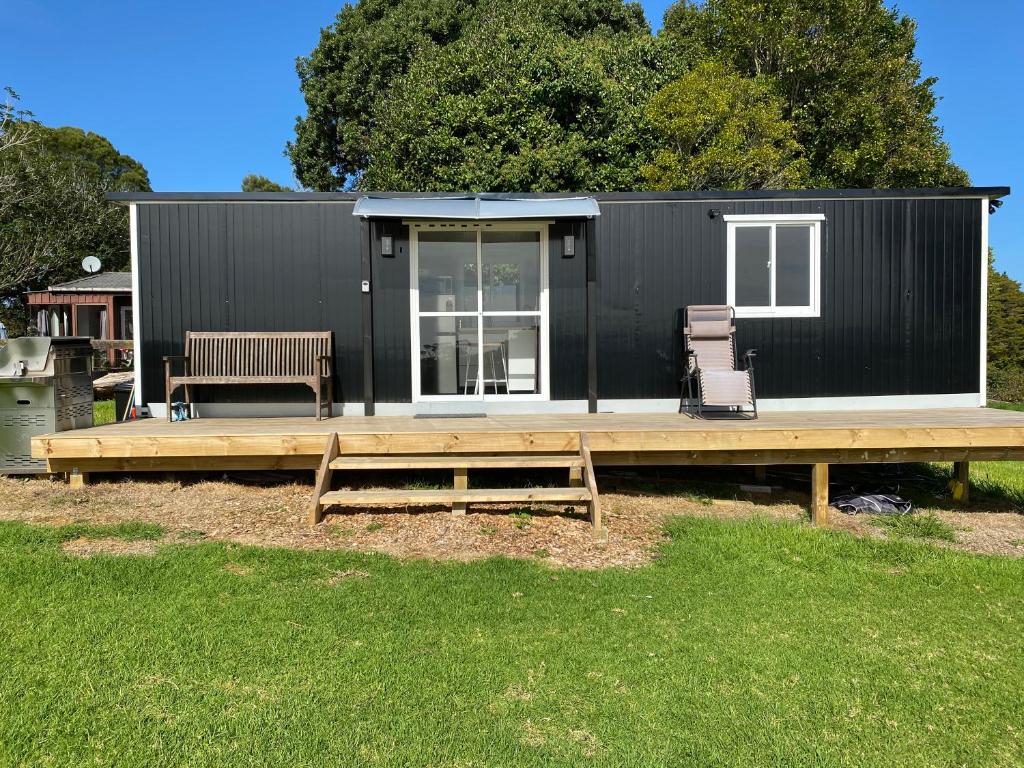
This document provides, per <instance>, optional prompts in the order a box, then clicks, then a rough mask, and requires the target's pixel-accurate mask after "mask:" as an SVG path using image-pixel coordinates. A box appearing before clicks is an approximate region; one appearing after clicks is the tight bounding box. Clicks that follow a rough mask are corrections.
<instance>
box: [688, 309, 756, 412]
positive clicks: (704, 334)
mask: <svg viewBox="0 0 1024 768" xmlns="http://www.w3.org/2000/svg"><path fill="white" fill-rule="evenodd" d="M684 323H685V327H684V328H683V338H684V343H685V345H686V372H685V374H684V375H683V379H682V381H681V382H680V384H681V387H682V393H681V395H680V398H679V412H680V413H683V411H684V410H685V411H686V412H687V413H690V414H691V415H693V414H694V407H696V415H697V416H698V417H703V416H704V414H705V408H706V407H707V406H711V407H714V408H716V409H718V408H724V409H725V411H724V412H725V413H735V414H736V415H738V416H745V417H746V418H754V419H756V418H757V399H756V397H755V395H754V366H753V362H752V361H753V358H754V356H755V355H756V354H757V351H756V350H753V349H748V350H747V351H746V352H744V353H743V369H742V370H738V369H737V364H736V362H737V361H736V313H735V311H734V310H733V308H732V307H729V306H724V305H694V306H691V307H687V308H686V315H685V318H684ZM719 412H720V413H721V411H719Z"/></svg>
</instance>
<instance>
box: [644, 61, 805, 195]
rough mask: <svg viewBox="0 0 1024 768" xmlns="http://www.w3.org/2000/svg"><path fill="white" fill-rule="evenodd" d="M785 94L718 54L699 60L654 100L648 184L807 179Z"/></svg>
mask: <svg viewBox="0 0 1024 768" xmlns="http://www.w3.org/2000/svg"><path fill="white" fill-rule="evenodd" d="M783 110H784V106H783V100H782V97H781V96H779V95H778V94H777V93H776V92H775V90H774V87H773V84H772V82H771V81H770V80H768V79H767V78H765V77H760V76H759V77H752V78H751V77H743V76H741V75H738V74H736V73H734V72H731V71H730V70H729V68H728V67H727V66H725V65H723V64H721V63H719V62H717V61H713V60H708V61H702V62H700V63H699V64H697V65H696V66H695V67H694V68H693V69H691V70H690V71H689V72H687V73H686V74H685V75H683V76H682V77H680V78H678V79H677V80H674V81H672V82H671V83H669V84H668V85H666V86H665V87H664V88H662V89H661V90H660V91H658V92H657V93H656V94H655V95H654V97H653V98H652V99H651V102H650V104H649V105H648V107H647V119H648V120H649V122H650V124H651V126H652V127H653V129H654V131H655V132H656V134H657V137H658V143H659V149H658V150H657V151H656V152H655V154H654V158H653V160H652V162H651V163H650V164H648V165H646V166H645V167H644V169H643V177H644V182H645V185H646V186H647V187H648V188H650V189H657V190H671V189H762V188H794V187H801V186H804V185H805V184H806V182H807V178H808V176H809V171H810V169H809V167H808V164H807V161H806V160H805V159H804V158H803V157H802V152H801V148H800V145H799V144H798V143H797V141H796V137H795V131H794V129H793V125H792V124H791V123H790V122H789V121H788V120H786V119H785V118H784V117H783Z"/></svg>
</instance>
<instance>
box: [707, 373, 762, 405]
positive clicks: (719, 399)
mask: <svg viewBox="0 0 1024 768" xmlns="http://www.w3.org/2000/svg"><path fill="white" fill-rule="evenodd" d="M700 389H701V395H702V397H701V400H702V401H703V403H704V405H752V404H753V400H754V399H753V396H752V394H751V391H750V374H749V373H748V372H747V371H705V370H701V372H700Z"/></svg>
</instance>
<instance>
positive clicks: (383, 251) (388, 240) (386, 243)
mask: <svg viewBox="0 0 1024 768" xmlns="http://www.w3.org/2000/svg"><path fill="white" fill-rule="evenodd" d="M394 248H395V245H394V240H393V239H392V237H391V235H381V238H380V255H381V256H391V255H393V254H394V252H395V251H394Z"/></svg>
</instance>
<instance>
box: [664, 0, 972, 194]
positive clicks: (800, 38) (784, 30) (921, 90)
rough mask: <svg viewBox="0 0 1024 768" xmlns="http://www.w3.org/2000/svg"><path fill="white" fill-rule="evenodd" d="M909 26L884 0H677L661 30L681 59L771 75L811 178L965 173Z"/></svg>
mask: <svg viewBox="0 0 1024 768" xmlns="http://www.w3.org/2000/svg"><path fill="white" fill-rule="evenodd" d="M915 32H916V27H915V24H914V22H913V20H911V19H910V18H908V17H907V16H904V15H902V14H901V13H900V12H899V11H897V10H895V9H893V8H890V7H888V6H887V4H886V3H885V2H884V1H883V0H828V2H822V0H703V2H701V3H696V2H691V1H690V0H679V2H677V3H676V4H675V5H674V6H672V7H671V8H670V9H669V10H668V12H667V13H666V15H665V25H664V28H663V31H662V33H661V34H662V36H663V37H664V38H666V39H667V40H669V41H671V43H672V45H673V47H674V49H675V51H676V53H677V55H679V56H681V57H683V58H684V59H686V60H687V61H690V62H697V61H701V60H705V59H710V58H714V59H719V60H722V61H724V62H727V63H728V64H730V65H731V66H732V67H733V68H735V70H736V71H737V72H739V73H741V74H744V75H746V76H748V77H763V78H768V79H770V80H771V81H772V82H773V83H774V85H775V89H776V91H777V93H778V94H779V96H780V97H781V98H782V99H783V100H784V110H783V117H785V118H786V119H787V120H789V121H791V122H792V123H793V125H794V126H795V128H796V138H797V140H798V141H799V143H800V144H801V146H802V147H803V150H804V154H805V157H806V158H807V160H808V162H809V164H810V169H811V176H810V178H809V182H810V184H811V185H812V186H818V187H915V186H944V185H960V184H966V183H968V178H967V174H966V173H965V172H964V171H963V170H962V169H960V168H959V167H957V166H956V165H954V164H953V163H952V162H951V161H950V153H949V147H948V146H947V145H946V144H945V143H944V142H943V141H942V132H941V130H940V128H939V126H938V124H937V122H936V117H935V113H934V109H935V104H936V96H935V93H934V84H935V79H934V78H922V76H921V65H920V62H919V61H918V60H917V59H916V58H915V56H914V48H915V45H916V38H915Z"/></svg>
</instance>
